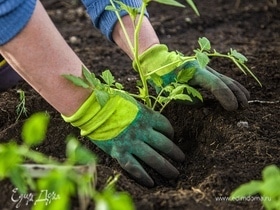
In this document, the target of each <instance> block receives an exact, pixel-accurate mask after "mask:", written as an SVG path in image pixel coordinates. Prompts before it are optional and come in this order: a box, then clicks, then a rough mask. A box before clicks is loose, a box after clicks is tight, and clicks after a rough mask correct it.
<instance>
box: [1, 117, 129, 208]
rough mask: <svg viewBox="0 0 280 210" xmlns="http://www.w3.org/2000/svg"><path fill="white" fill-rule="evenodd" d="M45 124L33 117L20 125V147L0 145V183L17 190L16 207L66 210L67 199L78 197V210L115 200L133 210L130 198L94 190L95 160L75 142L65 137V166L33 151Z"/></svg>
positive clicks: (45, 128)
mask: <svg viewBox="0 0 280 210" xmlns="http://www.w3.org/2000/svg"><path fill="white" fill-rule="evenodd" d="M48 122H49V116H48V115H47V114H46V113H36V114H33V115H32V116H31V117H30V118H29V119H27V121H26V122H25V123H24V125H23V128H22V139H23V143H22V144H21V145H18V144H16V143H15V142H13V141H10V142H9V143H6V144H0V180H2V179H4V178H9V179H10V180H11V182H12V183H13V184H14V186H16V188H15V189H13V194H12V197H11V201H12V202H14V203H15V205H16V207H17V208H19V207H20V206H21V205H28V204H33V206H32V209H34V210H47V209H69V208H70V201H71V200H70V199H71V198H72V197H73V196H74V195H76V194H78V196H79V204H80V209H81V210H83V209H86V208H87V205H88V203H89V201H90V200H92V201H94V202H95V203H96V205H99V206H102V205H101V204H103V206H104V205H105V206H110V205H111V203H107V201H108V202H109V201H110V199H111V200H112V199H113V200H114V199H117V198H118V201H119V202H120V203H122V205H125V206H127V207H128V208H127V209H128V210H132V209H134V206H133V203H132V199H131V197H130V196H129V195H128V194H123V196H121V197H118V195H119V194H121V193H120V192H117V191H116V190H115V188H114V187H113V186H112V188H111V190H110V194H109V195H108V193H107V190H106V189H104V190H103V191H102V192H97V191H96V190H95V181H96V177H95V176H96V171H95V165H96V157H95V155H94V154H93V153H92V152H91V151H89V150H88V149H86V148H84V147H82V146H81V145H80V144H79V142H78V141H77V139H76V138H74V137H72V136H69V137H68V139H67V145H66V160H65V161H64V162H60V161H57V160H55V159H52V158H49V157H48V156H46V155H44V154H42V153H40V152H36V151H34V150H32V147H34V146H36V145H38V144H40V143H41V142H42V141H43V140H44V139H45V136H46V131H47V126H48ZM26 161H28V162H29V161H30V162H32V164H26V163H25V162H26ZM28 190H31V191H32V192H35V193H37V195H36V196H34V195H33V194H32V193H28ZM110 196H111V197H110Z"/></svg>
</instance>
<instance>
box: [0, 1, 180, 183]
mask: <svg viewBox="0 0 280 210" xmlns="http://www.w3.org/2000/svg"><path fill="white" fill-rule="evenodd" d="M0 6H1V5H0ZM32 12H33V11H32ZM1 18H2V17H1V16H0V20H1ZM8 23H9V22H8ZM3 37H4V35H3ZM0 53H1V54H2V55H3V56H4V57H5V59H6V60H7V61H8V62H9V63H10V64H11V65H12V66H13V68H14V69H15V70H16V71H17V72H18V73H19V74H20V75H21V76H22V77H23V78H24V79H25V80H26V81H27V82H28V83H29V84H30V85H31V86H32V87H33V88H34V89H35V90H36V91H37V92H38V93H40V95H41V96H42V97H44V98H45V99H46V101H48V102H49V103H50V104H51V105H52V106H53V107H54V108H55V109H56V110H57V111H59V112H60V113H61V114H62V116H63V119H64V120H65V121H67V122H69V123H71V124H72V125H73V126H75V127H78V128H79V129H80V130H81V134H82V135H84V136H87V137H88V138H89V139H90V140H91V141H92V142H93V143H95V144H96V145H97V146H98V147H100V148H101V149H103V150H104V151H105V152H107V153H108V154H110V155H111V156H112V157H114V158H116V159H117V161H118V162H119V163H120V165H121V166H122V167H123V168H124V169H125V170H126V171H127V172H128V173H129V174H131V176H133V177H134V178H135V179H136V180H137V181H138V182H140V183H141V184H144V185H146V186H153V184H154V183H153V180H152V178H151V177H150V176H149V175H148V174H147V172H146V171H145V170H144V169H143V167H142V166H141V165H140V163H139V162H138V161H137V158H139V159H141V160H142V161H143V162H145V163H146V164H147V165H149V166H150V167H151V168H153V169H155V170H156V171H158V172H159V173H160V174H162V175H163V176H164V177H166V178H167V179H174V178H176V177H177V176H178V171H177V169H175V167H174V166H173V165H171V164H170V163H169V162H168V161H167V160H166V159H165V158H164V157H163V156H162V155H160V154H159V153H158V152H156V150H157V151H160V152H162V153H165V154H166V155H167V156H168V157H170V158H172V159H174V160H177V161H182V160H183V159H184V154H183V152H182V151H181V150H180V149H179V148H178V147H177V146H176V145H175V144H174V143H173V142H172V141H171V138H172V136H173V128H172V126H171V125H170V123H169V121H168V120H167V119H166V118H165V117H163V116H162V115H161V114H159V113H157V112H154V111H152V110H149V109H147V108H146V107H144V106H143V105H141V104H139V103H138V102H136V101H134V100H127V99H125V98H123V97H120V96H118V95H114V94H113V95H110V98H109V99H108V101H107V102H106V104H105V106H101V105H100V104H99V103H98V102H97V100H96V98H95V93H94V91H93V92H91V91H89V90H87V89H84V88H81V87H77V86H75V85H73V84H72V83H71V82H70V81H68V80H67V79H65V78H64V77H63V76H62V75H64V74H72V75H75V76H79V77H81V76H82V71H81V69H82V65H83V63H82V61H81V60H80V59H79V58H78V57H77V55H76V54H75V53H74V52H73V51H72V50H71V48H70V47H69V46H68V45H67V43H66V42H65V40H64V39H63V37H62V36H61V35H60V33H59V32H58V30H57V29H56V27H55V26H54V24H53V23H52V22H51V20H50V18H49V17H48V15H47V13H46V11H45V9H44V8H43V6H42V5H41V3H40V2H39V1H37V4H36V7H35V9H34V12H33V14H32V16H31V18H30V20H29V21H28V22H27V23H26V25H25V26H23V28H22V29H21V30H20V31H18V33H17V34H14V36H13V37H10V39H8V40H6V41H5V42H2V43H1V46H0ZM140 125H141V126H140ZM136 137H137V138H136Z"/></svg>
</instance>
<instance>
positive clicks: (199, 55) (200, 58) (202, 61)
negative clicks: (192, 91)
mask: <svg viewBox="0 0 280 210" xmlns="http://www.w3.org/2000/svg"><path fill="white" fill-rule="evenodd" d="M196 59H197V62H198V63H199V65H200V67H201V68H205V67H206V66H207V64H208V63H209V62H210V59H209V58H208V56H207V55H206V54H205V53H203V52H196Z"/></svg>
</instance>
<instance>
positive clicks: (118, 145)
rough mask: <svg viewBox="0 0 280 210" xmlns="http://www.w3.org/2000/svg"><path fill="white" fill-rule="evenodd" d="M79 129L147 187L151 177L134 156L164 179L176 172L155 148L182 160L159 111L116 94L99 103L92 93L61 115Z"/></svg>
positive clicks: (171, 176)
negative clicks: (71, 109) (72, 109)
mask: <svg viewBox="0 0 280 210" xmlns="http://www.w3.org/2000/svg"><path fill="white" fill-rule="evenodd" d="M62 117H63V118H64V120H65V121H66V122H70V123H71V124H72V125H73V126H75V127H78V128H80V129H81V135H83V136H87V137H88V138H89V139H90V140H91V141H92V142H93V143H94V144H96V145H97V146H98V147H99V148H101V149H102V150H103V151H105V152H106V153H108V154H110V155H111V156H112V157H113V158H115V159H117V161H118V162H119V164H120V165H121V167H122V168H123V169H124V170H126V171H127V172H128V173H129V174H130V175H131V176H132V177H134V178H135V179H136V180H137V181H138V182H139V183H140V184H143V185H145V186H148V187H151V186H153V185H154V182H153V180H152V178H151V177H150V176H149V175H148V174H147V172H146V171H145V170H144V169H143V167H142V166H141V164H140V163H139V162H138V159H139V160H141V161H143V162H144V163H146V164H147V165H148V166H150V167H151V168H153V169H154V170H156V171H157V172H158V173H159V174H161V175H162V176H164V177H165V178H167V179H174V178H176V177H177V176H178V174H179V172H178V171H177V169H176V168H175V167H174V166H173V165H171V164H170V163H169V162H168V161H167V160H166V159H165V158H164V157H163V156H162V155H160V154H159V153H158V152H157V151H156V150H158V151H159V152H161V153H164V154H165V155H166V156H167V157H170V158H171V159H173V160H175V161H183V160H184V158H185V156H184V154H183V152H182V151H181V150H180V149H179V148H178V147H177V146H176V145H175V144H174V143H173V142H172V141H171V140H170V139H171V138H172V137H173V128H172V126H171V124H170V123H169V121H168V120H167V119H166V118H165V117H164V116H163V115H161V114H160V113H159V112H155V111H153V110H151V109H149V108H147V107H146V106H144V105H142V104H140V103H138V102H136V101H135V100H134V99H133V98H130V97H129V98H128V97H122V96H120V95H118V94H115V95H112V96H110V99H109V100H108V101H107V102H106V104H105V105H103V106H101V105H100V104H99V103H98V101H97V98H96V95H95V93H94V92H93V93H92V94H91V95H90V97H89V98H88V99H87V100H86V101H85V102H84V103H83V104H82V106H81V107H80V108H79V109H78V111H77V112H76V113H74V114H73V115H72V116H70V117H66V116H62Z"/></svg>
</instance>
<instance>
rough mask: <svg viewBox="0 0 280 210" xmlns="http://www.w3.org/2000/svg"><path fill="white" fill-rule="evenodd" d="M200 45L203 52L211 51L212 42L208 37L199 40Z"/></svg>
mask: <svg viewBox="0 0 280 210" xmlns="http://www.w3.org/2000/svg"><path fill="white" fill-rule="evenodd" d="M198 44H199V46H200V49H201V51H204V50H205V51H208V50H211V44H210V41H209V40H208V39H207V38H206V37H202V38H199V39H198Z"/></svg>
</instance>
